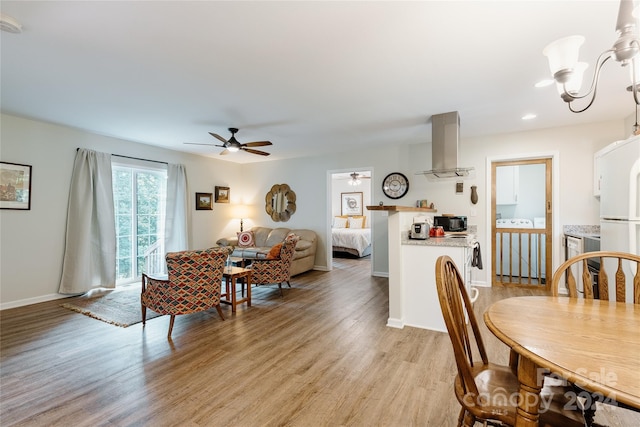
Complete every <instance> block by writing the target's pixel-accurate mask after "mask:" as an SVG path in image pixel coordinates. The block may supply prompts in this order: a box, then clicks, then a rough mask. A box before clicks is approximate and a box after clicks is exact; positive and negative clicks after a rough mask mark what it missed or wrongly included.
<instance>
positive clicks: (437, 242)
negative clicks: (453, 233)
mask: <svg viewBox="0 0 640 427" xmlns="http://www.w3.org/2000/svg"><path fill="white" fill-rule="evenodd" d="M475 242H476V236H475V235H474V234H469V235H467V236H464V237H429V238H428V239H425V240H416V239H409V237H408V236H405V235H403V236H402V244H403V245H412V246H453V247H458V248H470V247H472V246H473V245H474V244H475Z"/></svg>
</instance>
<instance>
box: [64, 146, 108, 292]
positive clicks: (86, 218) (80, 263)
mask: <svg viewBox="0 0 640 427" xmlns="http://www.w3.org/2000/svg"><path fill="white" fill-rule="evenodd" d="M115 285H116V227H115V212H114V205H113V187H112V176H111V155H110V154H107V153H99V152H96V151H93V150H87V149H82V148H80V149H78V151H77V152H76V158H75V161H74V164H73V174H72V176H71V188H70V191H69V206H68V209H67V230H66V241H65V251H64V258H63V264H62V277H61V279H60V288H59V290H58V292H59V293H61V294H80V293H85V292H88V291H90V290H91V289H95V288H98V287H103V288H115Z"/></svg>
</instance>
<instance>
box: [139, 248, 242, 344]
mask: <svg viewBox="0 0 640 427" xmlns="http://www.w3.org/2000/svg"><path fill="white" fill-rule="evenodd" d="M230 253H231V249H230V248H211V249H205V250H200V251H182V252H169V253H168V254H167V255H166V260H167V272H168V278H167V279H159V278H153V277H149V276H147V275H146V274H143V275H142V293H141V295H140V302H141V306H142V324H143V325H144V324H145V320H146V314H147V308H149V309H151V310H153V311H155V312H156V313H160V314H168V315H170V316H171V321H170V323H169V334H168V336H169V337H171V331H172V330H173V322H174V320H175V317H176V315H178V314H191V313H197V312H199V311H204V310H208V309H210V308H211V307H215V308H216V310H217V311H218V314H219V315H220V317H221V318H222V320H224V317H223V316H222V310H221V309H220V287H221V283H222V270H223V268H224V264H225V261H226V259H227V257H228V256H229V254H230Z"/></svg>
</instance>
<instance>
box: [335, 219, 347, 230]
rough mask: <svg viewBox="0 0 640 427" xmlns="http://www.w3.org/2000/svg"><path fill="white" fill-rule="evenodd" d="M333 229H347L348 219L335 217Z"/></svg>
mask: <svg viewBox="0 0 640 427" xmlns="http://www.w3.org/2000/svg"><path fill="white" fill-rule="evenodd" d="M333 228H347V218H340V217H339V216H336V217H334V218H333Z"/></svg>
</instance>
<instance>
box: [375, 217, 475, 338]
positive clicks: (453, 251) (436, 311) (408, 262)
mask: <svg viewBox="0 0 640 427" xmlns="http://www.w3.org/2000/svg"><path fill="white" fill-rule="evenodd" d="M367 209H368V210H370V211H373V212H376V211H377V212H381V211H382V212H386V213H388V215H389V218H388V220H387V228H388V236H389V237H388V239H389V317H388V319H387V326H390V327H393V328H403V327H404V326H412V327H417V328H424V329H431V330H435V331H442V332H446V327H445V324H444V320H443V318H442V313H441V311H440V304H439V302H438V293H437V291H436V285H435V263H436V260H437V259H438V257H439V256H441V255H449V256H450V257H451V258H452V259H453V261H454V262H455V263H456V265H457V266H458V268H459V269H460V273H461V274H462V275H463V277H464V278H465V282H466V283H467V290H469V289H470V286H469V285H470V269H471V266H470V260H471V253H472V250H473V245H474V244H475V236H473V235H471V234H470V235H467V236H457V237H453V236H451V235H449V236H446V237H432V238H429V239H426V240H411V239H409V233H408V232H409V230H410V228H411V224H412V223H413V218H414V217H416V216H424V215H428V216H431V215H433V214H434V213H436V212H437V211H436V210H435V209H428V208H417V207H410V206H384V205H383V206H367Z"/></svg>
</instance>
